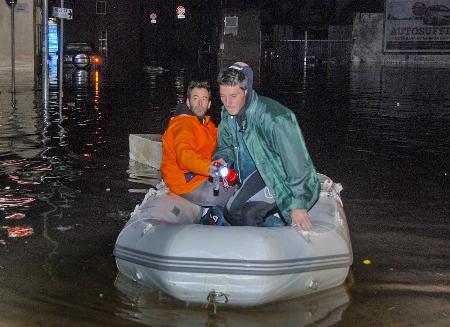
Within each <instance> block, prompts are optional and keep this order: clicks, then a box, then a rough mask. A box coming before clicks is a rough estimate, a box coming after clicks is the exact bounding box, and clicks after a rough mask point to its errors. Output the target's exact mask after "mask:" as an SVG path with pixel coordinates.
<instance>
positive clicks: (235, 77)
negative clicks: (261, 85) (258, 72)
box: [217, 68, 248, 91]
mask: <svg viewBox="0 0 450 327" xmlns="http://www.w3.org/2000/svg"><path fill="white" fill-rule="evenodd" d="M217 84H219V85H226V86H235V85H239V87H240V88H241V89H242V90H244V91H245V90H247V88H248V84H247V77H246V76H245V74H244V73H243V72H241V71H240V70H237V69H235V68H227V69H225V70H223V71H222V72H220V74H219V76H218V77H217Z"/></svg>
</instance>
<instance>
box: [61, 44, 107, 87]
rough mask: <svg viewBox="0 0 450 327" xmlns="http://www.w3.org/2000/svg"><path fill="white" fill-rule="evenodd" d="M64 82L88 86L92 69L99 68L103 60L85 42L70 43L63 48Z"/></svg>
mask: <svg viewBox="0 0 450 327" xmlns="http://www.w3.org/2000/svg"><path fill="white" fill-rule="evenodd" d="M63 58H64V59H63V66H64V80H65V81H66V82H75V84H77V85H83V84H88V83H89V80H90V78H89V77H90V75H91V74H90V73H91V70H92V68H93V67H97V66H101V65H102V64H103V58H102V56H100V55H99V54H97V53H95V52H94V49H93V47H92V45H91V44H89V43H87V42H70V43H67V44H66V45H65V46H64V54H63Z"/></svg>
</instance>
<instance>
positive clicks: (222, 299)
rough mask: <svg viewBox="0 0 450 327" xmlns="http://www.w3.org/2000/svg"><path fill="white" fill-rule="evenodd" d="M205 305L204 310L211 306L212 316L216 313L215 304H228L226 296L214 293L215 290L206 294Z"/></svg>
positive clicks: (221, 293)
mask: <svg viewBox="0 0 450 327" xmlns="http://www.w3.org/2000/svg"><path fill="white" fill-rule="evenodd" d="M206 301H207V303H206V305H205V309H208V307H209V306H210V305H211V306H212V307H213V310H214V311H213V312H214V314H216V313H217V303H225V304H226V303H228V295H227V294H225V293H223V292H216V291H215V290H212V291H211V292H209V293H208V296H207V297H206Z"/></svg>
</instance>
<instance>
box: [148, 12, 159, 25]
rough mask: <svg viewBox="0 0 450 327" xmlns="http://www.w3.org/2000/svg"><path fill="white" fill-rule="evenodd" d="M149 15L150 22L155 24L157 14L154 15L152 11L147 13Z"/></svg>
mask: <svg viewBox="0 0 450 327" xmlns="http://www.w3.org/2000/svg"><path fill="white" fill-rule="evenodd" d="M149 17H150V23H152V24H156V18H157V17H158V15H156V13H155V12H152V13H151V14H150V15H149Z"/></svg>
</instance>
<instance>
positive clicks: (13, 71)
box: [11, 1, 16, 106]
mask: <svg viewBox="0 0 450 327" xmlns="http://www.w3.org/2000/svg"><path fill="white" fill-rule="evenodd" d="M15 7H16V2H15V1H12V2H11V104H12V105H13V106H14V105H15V104H16V39H15V22H14V18H15Z"/></svg>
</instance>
